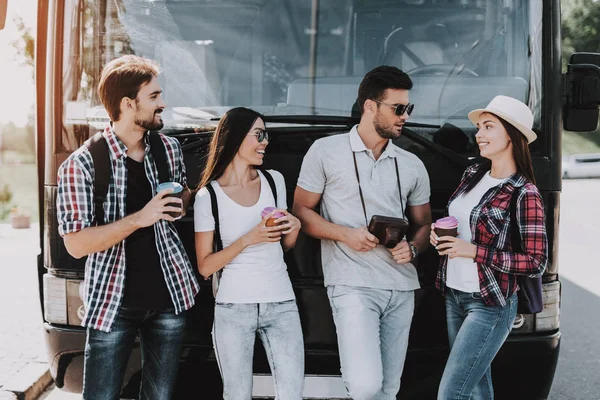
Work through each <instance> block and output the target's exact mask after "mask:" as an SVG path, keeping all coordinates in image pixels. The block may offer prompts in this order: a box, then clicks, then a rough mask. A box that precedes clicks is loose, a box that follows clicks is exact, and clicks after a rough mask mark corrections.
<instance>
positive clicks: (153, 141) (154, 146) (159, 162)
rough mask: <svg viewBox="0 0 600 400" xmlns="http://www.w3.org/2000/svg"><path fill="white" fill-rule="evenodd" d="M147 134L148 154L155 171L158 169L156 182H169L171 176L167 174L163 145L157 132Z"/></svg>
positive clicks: (165, 154)
mask: <svg viewBox="0 0 600 400" xmlns="http://www.w3.org/2000/svg"><path fill="white" fill-rule="evenodd" d="M148 134H149V135H150V152H151V153H152V158H154V163H155V164H156V169H158V181H159V183H165V182H170V181H171V174H170V173H169V164H168V163H167V149H166V148H165V144H164V143H163V141H162V139H161V137H160V135H159V134H158V132H157V131H150V132H149V133H148Z"/></svg>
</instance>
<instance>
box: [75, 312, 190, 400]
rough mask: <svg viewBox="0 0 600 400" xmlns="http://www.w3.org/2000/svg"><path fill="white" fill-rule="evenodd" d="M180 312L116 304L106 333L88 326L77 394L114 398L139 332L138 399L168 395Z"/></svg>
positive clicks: (175, 365) (172, 382) (177, 349)
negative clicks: (111, 323)
mask: <svg viewBox="0 0 600 400" xmlns="http://www.w3.org/2000/svg"><path fill="white" fill-rule="evenodd" d="M184 328H185V313H180V314H178V315H175V312H174V310H165V311H138V310H130V309H126V308H123V307H121V308H120V309H119V313H118V315H117V318H116V319H115V321H114V323H113V325H112V328H111V331H110V332H108V333H107V332H102V331H99V330H95V329H91V328H88V330H87V340H86V343H85V362H84V367H83V398H84V399H86V400H118V399H119V397H120V396H119V394H120V393H121V386H122V385H123V378H124V375H125V368H126V367H127V362H128V360H129V356H130V355H131V351H132V349H133V346H134V344H135V338H136V335H137V333H138V331H139V334H140V347H141V352H142V384H141V387H140V396H139V398H140V400H146V399H152V400H154V399H157V400H158V399H161V400H162V399H164V400H168V399H171V396H172V394H173V389H174V386H175V380H176V378H177V368H178V366H179V357H180V355H181V343H182V339H183V331H184Z"/></svg>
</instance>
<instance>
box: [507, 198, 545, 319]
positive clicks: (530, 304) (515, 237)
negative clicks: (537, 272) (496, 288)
mask: <svg viewBox="0 0 600 400" xmlns="http://www.w3.org/2000/svg"><path fill="white" fill-rule="evenodd" d="M518 197H519V190H518V189H517V188H515V190H514V191H513V194H512V197H511V199H510V240H511V247H512V250H513V251H514V252H517V253H522V252H523V246H522V245H521V243H522V237H521V232H519V226H518V225H517V199H518ZM517 282H518V283H519V289H520V290H519V291H518V292H517V296H518V299H519V301H518V303H517V312H518V313H519V314H537V313H539V312H541V311H542V310H543V309H544V299H543V295H542V277H541V276H538V277H535V278H530V277H528V276H524V275H519V276H517Z"/></svg>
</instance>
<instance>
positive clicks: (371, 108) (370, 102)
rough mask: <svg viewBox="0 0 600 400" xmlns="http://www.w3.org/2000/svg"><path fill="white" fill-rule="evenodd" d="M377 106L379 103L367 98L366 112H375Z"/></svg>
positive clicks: (364, 105) (364, 108)
mask: <svg viewBox="0 0 600 400" xmlns="http://www.w3.org/2000/svg"><path fill="white" fill-rule="evenodd" d="M376 107H377V103H375V102H374V101H373V100H371V99H367V100H365V104H363V110H365V112H369V113H370V114H375V109H376Z"/></svg>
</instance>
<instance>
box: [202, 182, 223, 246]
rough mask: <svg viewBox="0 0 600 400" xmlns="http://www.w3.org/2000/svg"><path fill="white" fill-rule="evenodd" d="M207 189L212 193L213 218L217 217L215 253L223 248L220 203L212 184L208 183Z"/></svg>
mask: <svg viewBox="0 0 600 400" xmlns="http://www.w3.org/2000/svg"><path fill="white" fill-rule="evenodd" d="M206 190H208V194H209V195H210V207H211V208H212V214H213V218H214V219H215V253H216V252H217V251H221V250H223V241H222V240H221V227H220V225H219V205H218V203H217V194H216V193H215V189H214V188H213V187H212V184H211V183H210V182H209V183H208V185H206Z"/></svg>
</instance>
